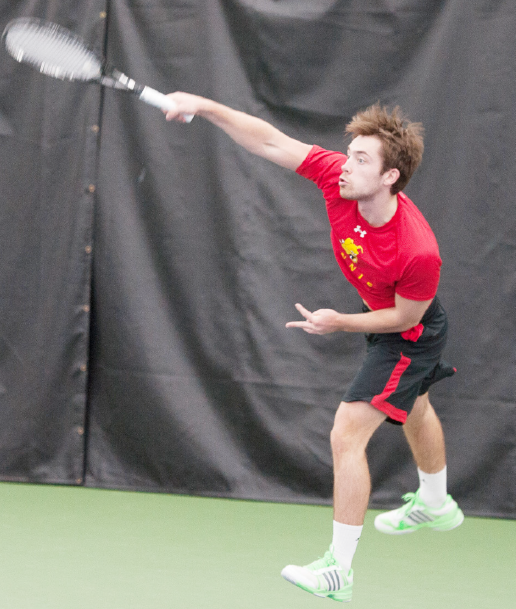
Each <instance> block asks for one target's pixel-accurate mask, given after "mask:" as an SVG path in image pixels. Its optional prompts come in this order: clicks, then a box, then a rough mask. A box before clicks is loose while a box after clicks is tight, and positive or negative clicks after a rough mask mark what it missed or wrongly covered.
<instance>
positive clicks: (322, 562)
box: [312, 550, 339, 571]
mask: <svg viewBox="0 0 516 609" xmlns="http://www.w3.org/2000/svg"><path fill="white" fill-rule="evenodd" d="M323 567H339V564H338V562H337V560H336V559H335V557H334V556H333V554H332V553H331V551H330V550H327V551H326V552H325V554H324V556H323V557H322V558H318V559H317V560H316V561H314V562H313V563H312V570H314V571H316V570H317V569H322V568H323Z"/></svg>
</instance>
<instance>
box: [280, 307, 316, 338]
mask: <svg viewBox="0 0 516 609" xmlns="http://www.w3.org/2000/svg"><path fill="white" fill-rule="evenodd" d="M295 307H296V309H297V310H298V311H299V312H300V313H301V315H302V316H303V317H304V318H305V321H289V322H287V323H286V324H285V327H286V328H301V329H302V330H304V331H305V332H308V333H310V334H313V325H312V322H311V317H312V313H311V312H310V311H309V310H308V309H305V307H304V306H303V305H302V304H299V303H296V305H295Z"/></svg>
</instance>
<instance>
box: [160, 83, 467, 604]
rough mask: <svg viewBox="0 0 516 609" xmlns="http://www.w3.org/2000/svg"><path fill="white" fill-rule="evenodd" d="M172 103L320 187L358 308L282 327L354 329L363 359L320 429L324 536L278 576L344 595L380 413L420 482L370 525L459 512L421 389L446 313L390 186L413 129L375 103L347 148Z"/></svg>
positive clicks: (458, 519) (442, 366)
mask: <svg viewBox="0 0 516 609" xmlns="http://www.w3.org/2000/svg"><path fill="white" fill-rule="evenodd" d="M170 98H171V99H173V100H174V101H175V102H176V104H177V111H169V112H168V113H167V120H173V119H175V120H179V121H182V120H184V119H183V118H182V117H183V115H187V114H195V115H197V116H201V117H203V118H205V119H207V120H208V121H210V122H212V123H213V124H215V125H217V126H218V127H220V128H221V129H223V130H224V131H225V132H226V133H227V134H228V135H229V136H230V137H231V138H232V139H233V140H234V141H235V142H237V143H238V144H240V145H241V146H243V147H245V148H246V149H247V150H249V151H250V152H252V153H254V154H257V155H259V156H262V157H264V158H266V159H269V160H270V161H272V162H273V163H276V164H278V165H281V166H282V167H285V168H287V169H291V170H294V171H296V172H297V173H298V174H300V175H301V176H304V177H305V178H307V179H309V180H312V181H313V182H314V183H315V184H316V185H317V186H318V187H319V188H320V189H321V191H322V193H323V196H324V198H325V200H326V208H327V212H328V218H329V221H330V226H331V240H332V245H333V250H334V253H335V256H336V258H337V261H338V263H339V265H340V268H341V270H342V272H343V273H344V275H345V276H346V278H347V279H348V281H349V282H350V283H351V284H352V285H353V286H354V287H355V288H356V289H357V291H358V293H359V295H360V296H361V298H362V300H363V303H364V304H363V312H362V313H355V314H348V313H338V312H337V311H334V310H332V309H320V310H317V311H309V310H307V309H306V308H305V307H304V306H303V305H301V304H296V308H297V310H298V311H299V313H300V314H301V316H302V317H303V318H304V319H303V320H301V321H292V322H289V323H287V324H286V326H287V328H300V329H302V330H304V331H305V332H308V333H310V334H327V333H330V332H363V333H365V334H366V339H367V354H366V358H365V361H364V363H363V365H362V367H361V369H360V370H359V372H358V373H357V375H356V377H355V379H354V380H353V382H352V383H351V386H350V387H348V389H347V391H346V393H345V395H344V396H343V399H342V401H341V403H340V405H339V407H338V410H337V413H336V416H335V423H334V427H333V429H332V432H331V447H332V453H333V465H334V520H333V539H332V543H331V545H330V549H329V550H328V551H327V552H326V554H325V555H324V557H323V558H321V559H318V560H316V561H314V562H313V563H310V564H308V565H306V566H303V567H301V566H295V565H288V566H287V567H285V568H284V569H283V571H282V575H283V577H284V578H285V579H287V580H288V581H290V582H292V583H294V584H295V585H297V586H299V587H300V588H302V589H303V590H306V591H308V592H311V593H312V594H315V595H316V596H322V597H328V598H332V599H333V600H336V601H343V602H345V601H349V600H351V594H352V586H353V570H352V568H351V563H352V559H353V555H354V553H355V550H356V547H357V544H358V540H359V539H360V535H361V532H362V525H363V522H364V516H365V513H366V510H367V506H368V502H369V495H370V490H371V489H370V476H369V468H368V464H367V458H366V447H367V444H368V442H369V440H370V438H371V436H372V435H373V433H374V432H375V431H376V429H377V428H378V427H379V426H380V425H381V423H383V422H384V421H386V420H387V421H389V422H391V423H394V424H402V425H403V429H404V432H405V436H406V438H407V440H408V443H409V446H410V448H411V450H412V453H413V455H414V459H415V461H416V464H417V467H418V474H419V480H420V485H419V488H418V490H417V492H416V493H409V494H407V495H405V496H404V499H405V500H406V503H405V505H403V506H402V507H400V508H398V509H396V510H392V511H390V512H386V513H384V514H380V515H379V516H377V518H376V520H375V527H376V528H377V529H378V530H379V531H382V532H384V533H389V534H404V533H410V532H413V531H416V530H418V529H420V528H423V527H426V528H432V529H434V530H437V531H448V530H451V529H453V528H455V527H457V526H459V525H460V524H461V523H462V521H463V519H464V515H463V513H462V511H461V510H460V508H459V507H458V505H457V503H456V502H455V501H454V500H453V499H452V497H451V496H450V495H448V494H447V485H446V456H445V443H444V436H443V432H442V427H441V424H440V421H439V419H438V417H437V415H436V413H435V411H434V409H433V408H432V406H431V404H430V402H429V399H428V389H429V387H430V386H431V385H432V384H433V383H435V382H437V381H439V380H441V379H442V378H445V377H446V376H451V375H452V374H453V373H454V369H453V368H451V366H449V365H448V364H446V363H445V362H444V361H443V360H442V359H441V355H442V351H443V349H444V346H445V343H446V334H447V320H446V313H445V312H444V310H443V308H442V307H441V305H440V303H439V300H438V299H437V297H436V291H437V285H438V282H439V273H440V267H441V259H440V257H439V250H438V246H437V242H436V240H435V237H434V234H433V232H432V230H431V229H430V227H429V225H428V223H427V222H426V220H425V218H424V217H423V215H422V214H421V213H420V212H419V210H418V209H417V207H416V206H415V205H414V204H413V203H412V201H410V199H409V198H408V197H407V196H405V195H404V194H403V193H402V192H401V190H402V189H403V188H404V187H405V186H406V184H407V183H408V181H409V180H410V178H411V176H412V174H413V172H414V171H415V169H416V168H417V166H418V165H419V163H420V161H421V157H422V153H423V138H422V134H421V132H422V129H421V126H420V125H419V124H416V123H410V122H408V121H406V120H405V119H404V118H403V117H402V116H400V114H399V111H398V110H397V109H395V110H394V111H393V112H389V111H387V109H385V108H382V107H380V106H379V105H378V104H376V105H374V106H372V107H370V108H368V109H366V110H364V111H363V112H360V113H358V114H357V115H356V116H355V117H353V119H352V121H351V122H350V123H349V124H348V125H347V128H346V131H347V132H348V134H350V136H351V138H352V139H351V143H350V145H349V147H348V150H347V155H345V154H343V153H341V152H333V151H328V150H323V149H322V148H319V147H318V146H311V145H308V144H304V143H302V142H299V141H297V140H295V139H292V138H290V137H288V136H287V135H285V134H284V133H282V132H280V131H279V130H278V129H276V128H275V127H273V126H272V125H270V124H269V123H266V122H265V121H263V120H261V119H258V118H256V117H252V116H249V115H248V114H245V113H242V112H238V111H236V110H232V109H231V108H228V107H227V106H223V105H221V104H218V103H216V102H214V101H212V100H208V99H205V98H202V97H198V96H194V95H189V94H186V93H180V92H176V93H173V94H171V95H170Z"/></svg>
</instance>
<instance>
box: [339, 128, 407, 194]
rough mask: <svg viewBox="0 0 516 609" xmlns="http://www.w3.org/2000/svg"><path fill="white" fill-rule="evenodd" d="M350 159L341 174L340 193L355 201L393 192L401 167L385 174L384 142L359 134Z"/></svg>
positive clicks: (371, 136) (349, 149)
mask: <svg viewBox="0 0 516 609" xmlns="http://www.w3.org/2000/svg"><path fill="white" fill-rule="evenodd" d="M347 154H348V159H347V161H346V162H345V163H344V165H342V173H341V175H340V177H339V189H340V196H341V197H342V198H344V199H350V200H352V201H355V200H356V201H368V200H372V199H374V198H375V197H376V196H377V195H378V194H379V193H381V192H384V191H386V192H387V193H390V187H391V185H392V184H393V181H392V180H393V179H394V178H395V179H394V182H395V181H396V179H397V176H395V174H394V173H393V172H396V173H397V175H399V172H398V170H397V169H390V170H389V171H386V172H385V173H382V169H383V159H382V143H381V141H380V140H379V139H378V138H377V137H375V136H373V135H358V136H357V137H356V138H355V139H354V140H353V141H352V142H351V144H350V145H349V147H348V152H347Z"/></svg>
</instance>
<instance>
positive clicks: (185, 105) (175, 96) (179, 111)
mask: <svg viewBox="0 0 516 609" xmlns="http://www.w3.org/2000/svg"><path fill="white" fill-rule="evenodd" d="M167 97H168V98H169V99H170V100H172V101H173V102H174V104H175V108H174V109H173V110H163V113H164V114H165V115H166V119H167V121H178V122H180V123H184V122H187V121H186V120H185V116H195V115H196V114H197V113H198V112H199V110H200V108H201V105H202V102H203V98H202V97H199V96H198V95H192V94H191V93H183V92H182V91H176V92H175V93H169V94H168V95H167ZM190 120H191V119H190Z"/></svg>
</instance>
